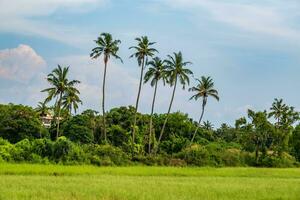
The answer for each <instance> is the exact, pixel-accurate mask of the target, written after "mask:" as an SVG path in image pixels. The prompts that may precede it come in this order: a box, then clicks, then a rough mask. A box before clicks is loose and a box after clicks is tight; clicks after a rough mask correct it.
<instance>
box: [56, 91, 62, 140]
mask: <svg viewBox="0 0 300 200" xmlns="http://www.w3.org/2000/svg"><path fill="white" fill-rule="evenodd" d="M61 99H62V93H60V96H59V100H58V102H57V109H58V112H57V113H58V116H57V119H56V124H57V127H56V140H57V139H58V136H59V125H60V112H61V109H60V107H61Z"/></svg>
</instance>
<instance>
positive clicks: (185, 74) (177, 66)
mask: <svg viewBox="0 0 300 200" xmlns="http://www.w3.org/2000/svg"><path fill="white" fill-rule="evenodd" d="M165 62H166V65H167V72H166V75H167V77H168V83H169V84H170V86H171V87H173V92H172V97H171V101H170V104H169V108H168V112H167V116H166V119H165V121H164V124H163V127H162V129H161V132H160V135H159V138H158V146H159V143H160V141H161V139H162V136H163V134H164V130H165V127H166V124H167V121H168V118H169V115H170V112H171V108H172V104H173V100H174V96H175V91H176V87H177V83H178V81H179V83H180V84H181V85H182V88H183V89H185V86H186V85H189V84H190V79H189V76H190V75H192V74H193V72H192V71H191V70H189V69H187V68H185V67H186V66H188V65H189V64H191V62H184V61H183V58H182V53H181V52H178V53H175V52H174V55H173V57H172V56H171V55H168V60H166V61H165Z"/></svg>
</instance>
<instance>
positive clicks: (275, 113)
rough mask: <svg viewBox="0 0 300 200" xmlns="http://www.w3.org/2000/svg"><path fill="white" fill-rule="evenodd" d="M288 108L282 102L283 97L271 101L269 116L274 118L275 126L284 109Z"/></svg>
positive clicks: (278, 123)
mask: <svg viewBox="0 0 300 200" xmlns="http://www.w3.org/2000/svg"><path fill="white" fill-rule="evenodd" d="M287 109H288V106H287V105H286V104H284V103H283V99H277V98H276V99H275V101H274V102H273V103H272V107H271V108H270V110H271V112H270V113H269V117H274V119H275V120H276V124H275V125H276V127H277V128H278V126H279V125H280V119H281V118H282V115H283V114H284V113H285V111H286V110H287Z"/></svg>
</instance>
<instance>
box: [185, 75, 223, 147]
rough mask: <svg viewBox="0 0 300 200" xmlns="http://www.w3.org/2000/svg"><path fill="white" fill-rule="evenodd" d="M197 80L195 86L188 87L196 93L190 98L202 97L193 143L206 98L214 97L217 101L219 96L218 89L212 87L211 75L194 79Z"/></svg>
mask: <svg viewBox="0 0 300 200" xmlns="http://www.w3.org/2000/svg"><path fill="white" fill-rule="evenodd" d="M196 80H197V81H198V85H197V86H196V87H192V88H190V89H189V91H192V92H195V93H196V94H194V95H193V96H192V97H191V98H190V99H195V100H198V99H199V98H202V112H201V115H200V119H199V122H198V126H197V128H196V130H195V132H194V134H193V137H192V140H191V143H193V141H194V139H195V136H196V134H197V131H198V129H199V127H200V124H201V121H202V118H203V115H204V109H205V106H206V103H207V98H208V97H209V96H211V97H213V98H215V99H216V100H217V101H219V96H218V91H217V90H216V89H215V88H214V82H213V80H212V78H211V77H205V76H202V77H201V80H199V79H196Z"/></svg>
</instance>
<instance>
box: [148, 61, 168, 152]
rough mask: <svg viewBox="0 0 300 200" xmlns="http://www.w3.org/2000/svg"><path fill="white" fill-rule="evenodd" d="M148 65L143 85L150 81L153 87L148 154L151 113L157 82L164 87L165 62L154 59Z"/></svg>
mask: <svg viewBox="0 0 300 200" xmlns="http://www.w3.org/2000/svg"><path fill="white" fill-rule="evenodd" d="M148 65H150V67H149V69H148V71H147V72H146V74H145V77H144V83H147V82H148V81H150V85H151V86H152V87H154V94H153V100H152V107H151V114H150V126H149V144H148V152H149V153H150V152H151V138H152V116H153V112H154V104H155V98H156V91H157V84H158V81H159V80H161V79H162V81H163V84H164V85H165V82H166V80H167V76H166V65H165V61H163V60H161V59H160V58H158V57H155V58H154V59H153V60H151V61H150V62H148Z"/></svg>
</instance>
